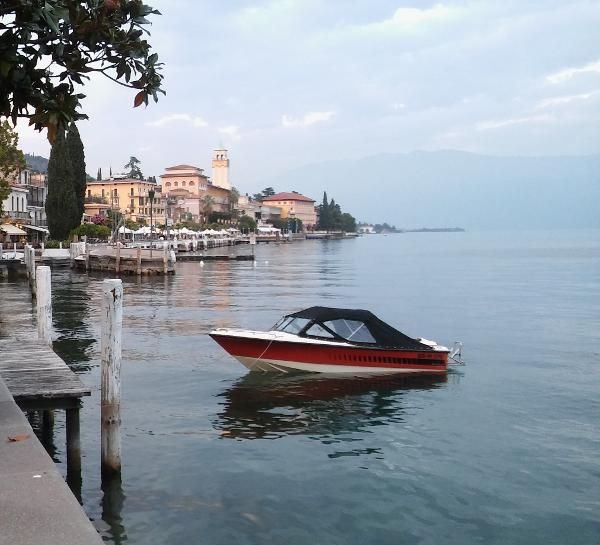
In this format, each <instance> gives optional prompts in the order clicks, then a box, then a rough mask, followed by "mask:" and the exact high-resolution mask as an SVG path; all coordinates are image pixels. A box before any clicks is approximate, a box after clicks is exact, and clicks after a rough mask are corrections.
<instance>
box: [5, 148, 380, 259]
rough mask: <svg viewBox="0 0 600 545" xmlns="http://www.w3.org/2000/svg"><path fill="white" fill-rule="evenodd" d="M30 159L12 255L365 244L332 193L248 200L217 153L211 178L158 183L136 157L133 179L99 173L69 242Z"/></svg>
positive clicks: (8, 205) (173, 172) (169, 175)
mask: <svg viewBox="0 0 600 545" xmlns="http://www.w3.org/2000/svg"><path fill="white" fill-rule="evenodd" d="M26 158H27V159H28V166H27V168H24V169H20V170H19V171H18V172H17V173H16V174H15V175H14V176H13V179H12V180H11V182H10V194H9V195H8V196H7V198H6V199H5V200H4V202H3V212H4V217H2V219H1V220H0V243H3V245H4V247H5V248H8V247H11V248H12V247H13V246H14V245H15V244H16V247H17V248H22V247H24V245H25V244H30V245H33V246H37V247H39V246H41V245H45V247H46V248H52V247H58V246H59V244H60V246H61V247H62V246H63V245H65V244H67V243H68V242H70V241H71V240H77V239H81V238H82V237H85V239H86V240H90V241H95V242H107V241H109V242H116V241H121V242H123V243H126V244H128V243H133V244H136V243H138V244H141V245H142V246H143V245H144V243H145V242H150V241H156V243H157V244H159V240H170V241H173V240H174V241H175V250H195V249H202V248H208V247H211V246H215V245H223V244H222V242H223V241H226V242H228V245H229V243H231V244H232V243H233V242H235V241H238V242H239V241H244V239H246V241H247V239H248V238H249V234H251V233H254V235H255V237H259V240H262V241H269V240H282V241H288V240H292V239H302V238H345V237H352V236H357V224H356V221H355V219H354V217H352V216H351V215H350V214H348V213H345V212H342V210H341V208H340V207H339V205H338V204H336V203H335V201H334V200H333V199H332V200H331V201H329V200H328V198H327V195H326V193H325V194H324V196H323V201H322V202H321V203H320V204H318V205H317V204H316V201H315V199H312V198H310V197H308V196H305V195H302V194H300V193H298V192H296V191H286V192H278V193H276V192H275V191H274V190H273V188H271V187H268V188H265V189H264V190H263V191H262V192H261V193H259V194H255V195H252V196H250V195H248V194H245V195H242V194H240V192H239V191H238V190H237V189H236V188H235V187H234V186H232V184H231V181H230V170H229V167H230V160H229V157H228V150H226V149H216V150H214V153H213V157H212V176H211V177H209V176H208V175H207V174H206V173H205V171H204V169H202V168H199V167H196V166H192V165H187V164H180V165H175V166H170V167H166V168H165V170H164V173H163V174H162V175H160V177H159V179H160V181H159V182H157V180H156V178H155V177H153V176H151V177H149V178H144V176H143V174H142V171H141V168H140V166H141V165H140V161H138V160H137V159H136V158H135V157H131V158H130V161H129V163H128V164H127V165H125V168H126V169H127V170H128V171H127V172H126V173H122V174H116V173H115V174H113V173H112V168H111V172H110V174H109V176H108V177H107V178H104V177H103V176H102V172H101V169H98V174H97V177H96V179H91V178H90V177H89V176H87V180H86V185H85V194H84V198H83V210H84V212H83V215H82V218H81V222H80V223H81V224H80V225H79V226H78V227H77V228H75V229H72V230H71V231H70V232H69V233H68V235H69V236H68V237H64V236H62V237H57V236H56V234H55V233H53V232H52V225H50V227H49V226H48V218H47V214H46V201H47V198H48V174H47V172H46V167H47V164H48V162H47V160H46V159H44V158H42V157H36V156H29V155H27V156H26ZM369 227H370V226H368V229H367V231H365V232H369ZM61 239H65V240H61ZM194 241H197V242H196V243H194ZM216 241H221V243H217V242H216ZM211 242H212V243H211Z"/></svg>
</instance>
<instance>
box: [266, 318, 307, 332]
mask: <svg viewBox="0 0 600 545" xmlns="http://www.w3.org/2000/svg"><path fill="white" fill-rule="evenodd" d="M309 322H310V320H307V319H306V318H293V317H291V316H286V317H284V318H282V319H281V320H279V322H277V323H276V324H275V325H274V326H273V328H272V331H285V332H286V333H292V334H294V335H297V334H298V333H300V331H302V330H303V329H304V328H305V327H306V325H307V324H308V323H309Z"/></svg>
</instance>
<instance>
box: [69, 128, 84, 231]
mask: <svg viewBox="0 0 600 545" xmlns="http://www.w3.org/2000/svg"><path fill="white" fill-rule="evenodd" d="M67 153H68V155H69V161H70V162H71V174H72V176H73V177H72V179H71V182H72V184H73V191H74V192H75V196H76V198H77V207H78V213H77V217H78V221H81V217H82V216H83V213H84V212H85V206H84V202H85V190H86V187H87V174H86V172H85V153H84V151H83V142H82V141H81V137H80V136H79V131H78V130H77V127H76V125H75V123H71V124H70V125H69V129H68V130H67Z"/></svg>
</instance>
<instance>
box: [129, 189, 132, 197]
mask: <svg viewBox="0 0 600 545" xmlns="http://www.w3.org/2000/svg"><path fill="white" fill-rule="evenodd" d="M129 194H130V195H131V196H132V197H133V187H132V188H131V190H130V193H129Z"/></svg>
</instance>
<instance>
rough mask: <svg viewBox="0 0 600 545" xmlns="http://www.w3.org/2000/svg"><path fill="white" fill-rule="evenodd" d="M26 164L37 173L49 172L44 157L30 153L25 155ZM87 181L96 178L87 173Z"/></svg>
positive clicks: (46, 160)
mask: <svg viewBox="0 0 600 545" xmlns="http://www.w3.org/2000/svg"><path fill="white" fill-rule="evenodd" d="M23 155H25V162H26V163H27V166H28V167H29V168H30V169H31V170H34V171H36V172H48V159H46V158H45V157H42V156H41V155H32V154H30V153H24V154H23ZM86 176H87V180H88V181H90V180H95V179H96V178H92V177H91V176H90V175H89V174H87V173H86Z"/></svg>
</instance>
